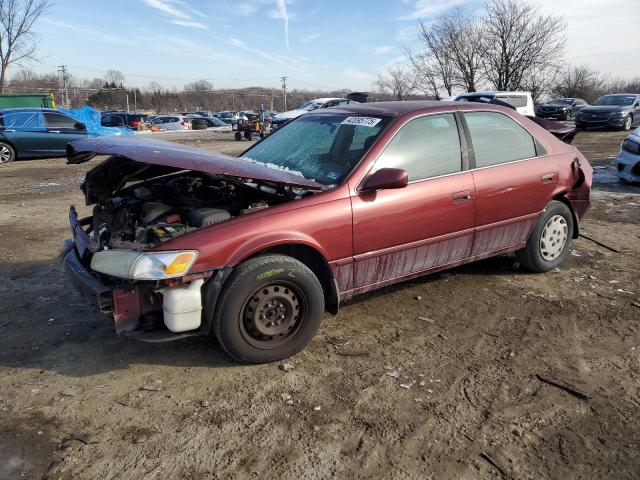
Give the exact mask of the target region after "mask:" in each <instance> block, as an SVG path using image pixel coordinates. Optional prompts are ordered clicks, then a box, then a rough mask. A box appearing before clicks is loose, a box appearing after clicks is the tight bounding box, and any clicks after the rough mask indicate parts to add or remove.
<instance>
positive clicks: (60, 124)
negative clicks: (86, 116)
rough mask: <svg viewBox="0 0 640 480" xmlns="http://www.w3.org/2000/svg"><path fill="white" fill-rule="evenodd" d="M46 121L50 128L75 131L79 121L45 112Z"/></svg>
mask: <svg viewBox="0 0 640 480" xmlns="http://www.w3.org/2000/svg"><path fill="white" fill-rule="evenodd" d="M44 120H45V122H46V124H47V127H48V128H69V129H75V128H76V123H78V121H77V120H75V119H73V118H71V117H67V116H66V115H61V114H59V113H55V112H44Z"/></svg>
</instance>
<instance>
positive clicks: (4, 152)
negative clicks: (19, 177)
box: [0, 142, 16, 163]
mask: <svg viewBox="0 0 640 480" xmlns="http://www.w3.org/2000/svg"><path fill="white" fill-rule="evenodd" d="M15 159H16V151H15V150H14V148H13V147H12V146H11V145H9V144H8V143H5V142H0V163H9V162H13V161H14V160H15Z"/></svg>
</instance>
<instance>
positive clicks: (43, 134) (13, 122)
mask: <svg viewBox="0 0 640 480" xmlns="http://www.w3.org/2000/svg"><path fill="white" fill-rule="evenodd" d="M0 132H1V133H2V135H3V136H4V137H5V138H6V139H7V141H8V142H9V143H10V144H12V145H13V146H14V148H15V150H16V155H17V157H18V158H33V157H38V156H42V155H47V153H48V151H49V139H48V134H47V129H46V128H45V126H44V118H43V116H42V112H40V111H39V110H17V111H5V112H3V114H2V128H1V130H0Z"/></svg>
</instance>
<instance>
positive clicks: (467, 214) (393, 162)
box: [352, 113, 474, 293]
mask: <svg viewBox="0 0 640 480" xmlns="http://www.w3.org/2000/svg"><path fill="white" fill-rule="evenodd" d="M464 141H465V140H464V138H462V137H460V135H459V130H458V122H457V120H456V116H455V115H454V114H453V113H444V114H435V115H426V116H421V117H417V118H414V119H412V120H410V121H409V122H407V123H406V124H405V125H403V126H402V127H401V128H400V129H399V130H398V131H397V133H396V134H395V135H394V137H393V138H392V140H391V141H390V142H389V143H388V145H387V146H386V147H385V148H384V150H383V151H382V153H381V154H380V156H379V157H378V158H377V160H376V162H375V164H374V167H373V169H372V170H371V171H370V172H369V173H373V172H374V171H376V170H379V169H381V168H400V169H404V170H406V171H407V173H408V176H409V184H408V185H407V186H406V187H405V188H401V189H396V190H378V191H374V192H362V191H360V192H356V193H354V194H353V195H352V209H353V244H354V256H355V265H354V287H355V289H356V293H359V292H362V291H365V290H370V289H373V288H377V287H379V286H382V285H384V284H386V283H391V282H393V281H398V280H401V279H403V278H408V277H410V276H414V275H418V274H420V273H422V272H426V271H428V270H430V269H434V268H437V267H441V266H444V265H453V264H455V263H456V262H460V261H461V260H463V259H465V258H467V257H468V256H469V254H470V252H471V246H472V241H473V227H474V185H473V177H472V174H471V172H469V171H468V170H466V166H464V165H463V155H462V150H463V149H462V148H461V145H462V144H464ZM465 159H466V155H465Z"/></svg>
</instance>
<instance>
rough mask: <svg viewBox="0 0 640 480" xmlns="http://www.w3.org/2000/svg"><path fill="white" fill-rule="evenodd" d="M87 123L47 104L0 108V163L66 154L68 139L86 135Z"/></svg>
mask: <svg viewBox="0 0 640 480" xmlns="http://www.w3.org/2000/svg"><path fill="white" fill-rule="evenodd" d="M88 135H89V134H88V133H87V128H86V126H85V125H84V124H83V123H82V122H79V121H77V120H76V119H74V118H72V117H70V116H68V115H65V114H63V113H60V112H58V111H56V110H52V109H47V108H8V109H4V110H0V163H7V162H11V161H12V160H15V159H16V158H46V157H61V156H65V155H66V148H67V143H69V142H73V141H75V140H81V139H83V138H87V136H88Z"/></svg>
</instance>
